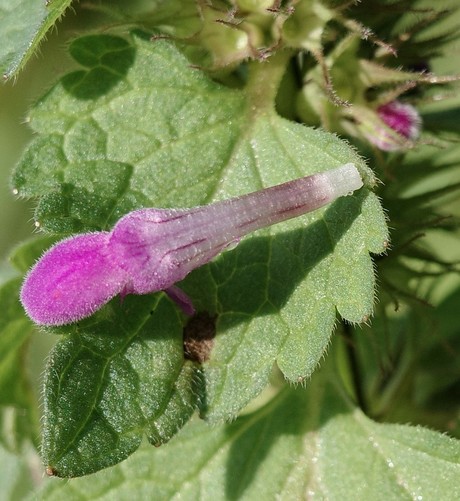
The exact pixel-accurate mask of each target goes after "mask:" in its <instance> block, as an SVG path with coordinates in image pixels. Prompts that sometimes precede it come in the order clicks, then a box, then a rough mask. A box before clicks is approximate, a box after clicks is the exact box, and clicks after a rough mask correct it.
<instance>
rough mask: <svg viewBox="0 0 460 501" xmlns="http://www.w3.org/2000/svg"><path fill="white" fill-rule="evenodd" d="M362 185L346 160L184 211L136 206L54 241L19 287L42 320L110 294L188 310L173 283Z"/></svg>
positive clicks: (81, 311)
mask: <svg viewBox="0 0 460 501" xmlns="http://www.w3.org/2000/svg"><path fill="white" fill-rule="evenodd" d="M362 185H363V183H362V180H361V177H360V175H359V173H358V170H357V169H356V167H355V166H354V165H353V164H351V163H350V164H346V165H343V166H341V167H338V168H335V169H332V170H329V171H326V172H321V173H317V174H313V175H312V176H308V177H304V178H300V179H297V180H294V181H290V182H287V183H284V184H280V185H278V186H274V187H271V188H266V189H263V190H260V191H256V192H254V193H250V194H248V195H243V196H240V197H236V198H231V199H229V200H224V201H221V202H216V203H213V204H210V205H206V206H201V207H194V208H191V209H140V210H136V211H133V212H130V213H129V214H127V215H126V216H124V217H123V218H121V219H120V220H119V221H118V223H117V224H116V225H115V227H114V228H113V230H112V231H111V232H106V231H101V232H96V233H87V234H81V235H78V236H74V237H70V238H68V239H66V240H63V241H61V242H58V243H57V244H56V245H54V246H53V247H52V248H51V249H50V250H48V251H47V252H46V253H45V254H44V255H43V256H42V257H41V259H40V260H39V261H38V262H37V263H36V264H35V266H34V267H33V268H32V269H31V270H30V272H29V273H28V275H27V276H26V279H25V281H24V284H23V287H22V290H21V301H22V304H23V305H24V308H25V310H26V312H27V314H28V315H29V317H30V318H31V319H32V320H33V321H35V322H36V323H37V324H41V325H63V324H67V323H71V322H74V321H77V320H80V319H82V318H85V317H87V316H89V315H91V314H92V313H94V312H95V311H96V310H97V309H99V308H100V307H101V306H103V305H104V304H105V303H107V302H108V301H109V300H110V299H112V298H113V297H114V296H116V295H117V294H121V296H122V297H123V296H124V295H126V294H148V293H151V292H157V291H165V292H166V293H168V294H169V295H170V297H172V298H173V299H174V300H175V301H176V302H177V303H178V304H179V305H180V306H181V307H182V309H183V310H184V312H185V313H187V314H189V315H191V314H193V313H194V309H193V306H192V303H191V301H190V299H189V298H188V297H187V296H186V294H185V293H184V292H182V291H181V290H180V289H179V288H177V287H176V286H175V285H174V284H175V283H176V282H178V281H180V280H182V279H183V278H184V277H186V276H187V275H188V274H189V273H190V272H191V271H192V270H194V269H195V268H198V267H200V266H202V265H204V264H206V263H208V262H209V261H211V260H212V259H213V258H214V257H215V256H217V255H218V254H219V253H221V252H222V251H223V250H224V249H226V248H227V247H228V246H230V245H232V244H235V243H238V242H239V240H240V239H241V238H242V237H243V236H245V235H247V234H248V233H250V232H253V231H255V230H257V229H259V228H263V227H265V226H270V225H272V224H275V223H278V222H280V221H284V220H286V219H290V218H293V217H296V216H300V215H302V214H305V213H307V212H310V211H313V210H315V209H318V208H319V207H322V206H323V205H326V204H328V203H330V202H332V201H333V200H335V199H336V198H338V197H340V196H343V195H347V194H350V193H351V192H353V191H354V190H357V189H358V188H360V187H361V186H362Z"/></svg>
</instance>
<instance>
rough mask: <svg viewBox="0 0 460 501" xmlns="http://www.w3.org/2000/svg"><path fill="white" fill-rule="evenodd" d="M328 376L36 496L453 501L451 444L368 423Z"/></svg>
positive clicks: (456, 469) (459, 490) (455, 455)
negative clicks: (230, 419)
mask: <svg viewBox="0 0 460 501" xmlns="http://www.w3.org/2000/svg"><path fill="white" fill-rule="evenodd" d="M337 379H338V378H337V374H334V373H333V372H332V371H331V372H326V371H321V372H320V373H316V374H315V375H314V376H313V378H312V380H311V383H310V384H309V386H308V388H307V389H306V390H305V389H302V388H298V389H292V388H287V387H285V388H284V389H283V390H281V392H280V393H279V394H278V395H277V396H275V398H274V399H273V400H271V401H270V402H269V403H268V404H267V405H266V406H264V407H262V408H261V409H259V410H258V411H255V412H254V413H251V414H248V415H245V416H242V417H240V418H238V419H237V420H236V421H235V422H234V423H232V424H229V425H220V426H217V427H212V428H209V426H208V425H206V424H205V423H202V422H198V421H195V422H192V423H190V424H188V425H187V426H186V427H185V428H184V429H183V430H182V431H181V433H180V434H179V435H177V436H176V437H175V438H174V439H173V440H172V441H171V442H169V443H168V444H167V445H166V446H164V447H162V448H161V449H157V450H153V449H151V448H143V449H142V450H141V451H140V452H139V454H137V455H136V456H134V457H132V458H131V459H129V460H128V461H126V462H125V463H124V464H122V465H119V466H117V467H114V468H112V469H111V470H109V471H107V472H104V473H103V474H96V475H94V476H92V477H89V478H86V479H81V480H80V479H77V480H70V481H69V482H60V483H50V484H48V485H47V486H46V487H45V489H44V490H43V491H42V493H41V495H40V499H46V500H47V501H52V500H57V499H62V498H63V497H66V496H73V497H74V498H78V499H95V498H97V499H109V498H111V497H113V496H114V495H115V496H116V498H117V499H120V500H121V499H128V498H133V497H134V498H140V497H150V496H154V497H155V499H158V500H163V499H164V500H166V499H176V498H178V499H179V498H180V499H186V500H189V499H190V500H193V499H226V500H232V499H235V500H236V499H238V500H240V499H241V500H245V499H247V500H252V499H258V498H260V499H286V500H291V499H328V500H355V499H363V500H364V499H373V500H376V501H378V500H382V501H383V500H387V499H392V500H405V499H457V498H458V496H459V495H460V485H459V483H458V477H459V474H460V454H459V444H458V441H456V440H454V439H451V438H448V437H447V436H444V435H442V434H440V433H436V432H433V431H430V430H427V429H423V428H420V427H411V426H403V425H389V424H379V423H376V422H374V421H371V420H369V419H368V418H367V417H365V416H364V414H362V413H361V412H360V411H359V410H358V409H356V408H353V407H352V406H351V405H350V403H349V401H348V400H347V399H346V397H344V394H343V391H342V389H341V388H339V387H338V385H337V382H336V381H337ZM190 458H193V461H190ZM145 464H148V465H149V468H145V467H144V466H143V465H145ZM115 488H116V493H115V491H114V490H113V489H115Z"/></svg>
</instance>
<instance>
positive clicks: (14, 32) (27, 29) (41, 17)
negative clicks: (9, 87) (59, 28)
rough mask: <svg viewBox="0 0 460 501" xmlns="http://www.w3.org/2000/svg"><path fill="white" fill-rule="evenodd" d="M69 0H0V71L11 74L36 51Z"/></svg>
mask: <svg viewBox="0 0 460 501" xmlns="http://www.w3.org/2000/svg"><path fill="white" fill-rule="evenodd" d="M71 3H72V1H71V0H51V1H49V2H47V1H45V0H13V1H9V0H0V39H1V44H0V71H1V72H2V73H3V75H4V77H5V78H6V79H9V78H12V77H14V76H15V75H16V74H17V73H18V72H19V71H20V70H21V69H22V68H23V67H24V65H25V64H26V63H27V61H28V60H29V59H30V57H31V56H32V55H33V54H34V53H35V52H36V51H37V49H38V46H39V45H40V43H41V42H42V41H43V39H44V38H45V36H46V33H47V31H48V30H49V29H50V28H51V27H52V26H53V25H54V24H55V23H56V21H57V20H58V19H59V18H60V17H61V16H62V15H63V14H64V11H65V10H66V9H67V7H68V6H69V5H70V4H71Z"/></svg>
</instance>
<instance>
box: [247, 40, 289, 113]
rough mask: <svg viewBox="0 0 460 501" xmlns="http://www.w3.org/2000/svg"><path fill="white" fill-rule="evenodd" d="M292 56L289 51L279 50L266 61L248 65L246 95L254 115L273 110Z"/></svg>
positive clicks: (252, 62)
mask: <svg viewBox="0 0 460 501" xmlns="http://www.w3.org/2000/svg"><path fill="white" fill-rule="evenodd" d="M292 55H293V52H292V51H291V50H288V49H281V50H278V51H276V53H274V54H273V55H272V56H270V58H269V59H268V60H265V61H251V62H250V63H249V78H248V83H247V84H246V95H247V96H248V100H249V106H250V108H251V111H252V112H254V114H260V113H266V112H267V111H269V112H273V111H274V110H275V98H276V94H277V93H278V89H279V86H280V83H281V79H282V78H283V75H284V73H285V71H286V68H287V66H288V64H289V61H290V60H291V57H292Z"/></svg>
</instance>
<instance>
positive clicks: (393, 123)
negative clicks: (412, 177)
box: [367, 101, 422, 151]
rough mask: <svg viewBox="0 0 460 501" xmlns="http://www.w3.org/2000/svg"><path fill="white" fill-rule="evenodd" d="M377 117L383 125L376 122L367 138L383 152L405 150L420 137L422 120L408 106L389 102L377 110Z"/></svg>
mask: <svg viewBox="0 0 460 501" xmlns="http://www.w3.org/2000/svg"><path fill="white" fill-rule="evenodd" d="M377 116H378V119H379V120H380V121H381V122H383V123H380V124H379V123H378V122H377V123H376V124H375V126H374V128H373V130H372V132H371V133H370V134H367V138H368V139H369V141H370V142H372V143H373V144H375V145H376V146H377V147H378V148H380V149H381V150H383V151H398V150H403V149H407V148H408V147H410V146H411V145H412V144H413V142H414V141H415V140H416V139H417V138H418V137H419V135H420V127H421V124H422V120H421V118H420V115H419V113H418V111H417V110H416V109H415V108H414V107H413V106H411V105H410V104H405V103H402V102H401V101H391V102H389V103H386V104H383V105H382V106H379V107H378V108H377Z"/></svg>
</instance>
